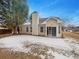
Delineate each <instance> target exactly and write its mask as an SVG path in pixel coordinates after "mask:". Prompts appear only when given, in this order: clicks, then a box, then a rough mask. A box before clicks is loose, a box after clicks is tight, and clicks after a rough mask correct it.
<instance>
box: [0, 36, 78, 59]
mask: <svg viewBox="0 0 79 59" xmlns="http://www.w3.org/2000/svg"><path fill="white" fill-rule="evenodd" d="M69 39H70V38H49V37H39V36H30V35H16V36H10V37H5V38H1V39H0V47H1V48H11V49H12V50H14V51H20V52H25V53H27V52H29V51H30V48H25V47H24V44H25V43H23V42H26V45H27V43H28V42H31V43H32V44H43V45H46V46H49V47H53V48H57V49H63V50H66V51H73V50H74V51H75V53H79V44H75V42H74V43H71V41H69ZM27 41H28V42H27ZM74 48H75V49H74ZM47 54H52V56H51V57H52V58H55V59H74V57H73V54H72V55H71V56H69V57H67V56H65V55H63V54H59V53H58V52H53V51H52V50H49V51H48V52H47ZM40 57H41V58H42V59H45V58H44V56H43V55H40ZM51 57H50V56H49V57H48V59H51Z"/></svg>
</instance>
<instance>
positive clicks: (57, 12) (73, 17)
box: [28, 0, 79, 26]
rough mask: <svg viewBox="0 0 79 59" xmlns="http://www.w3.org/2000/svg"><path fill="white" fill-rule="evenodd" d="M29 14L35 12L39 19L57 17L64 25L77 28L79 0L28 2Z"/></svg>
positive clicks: (37, 0)
mask: <svg viewBox="0 0 79 59" xmlns="http://www.w3.org/2000/svg"><path fill="white" fill-rule="evenodd" d="M28 5H29V14H31V13H32V12H33V11H37V12H38V13H39V14H40V17H49V16H57V17H60V18H61V19H62V20H63V21H64V22H65V23H66V24H72V25H76V26H79V0H28Z"/></svg>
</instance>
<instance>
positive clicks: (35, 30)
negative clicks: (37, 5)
mask: <svg viewBox="0 0 79 59" xmlns="http://www.w3.org/2000/svg"><path fill="white" fill-rule="evenodd" d="M38 25H39V14H38V12H37V11H34V12H33V13H32V35H38V31H39V28H38Z"/></svg>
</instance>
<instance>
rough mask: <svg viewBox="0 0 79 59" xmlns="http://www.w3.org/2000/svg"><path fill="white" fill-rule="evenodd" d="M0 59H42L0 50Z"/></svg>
mask: <svg viewBox="0 0 79 59" xmlns="http://www.w3.org/2000/svg"><path fill="white" fill-rule="evenodd" d="M0 59H41V58H40V57H39V56H34V55H32V54H27V53H23V52H13V51H8V49H4V48H0Z"/></svg>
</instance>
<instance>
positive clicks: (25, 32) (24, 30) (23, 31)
mask: <svg viewBox="0 0 79 59" xmlns="http://www.w3.org/2000/svg"><path fill="white" fill-rule="evenodd" d="M27 27H28V32H27ZM30 27H31V26H30V25H22V26H21V28H20V32H21V33H22V34H32V32H31V31H30Z"/></svg>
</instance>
